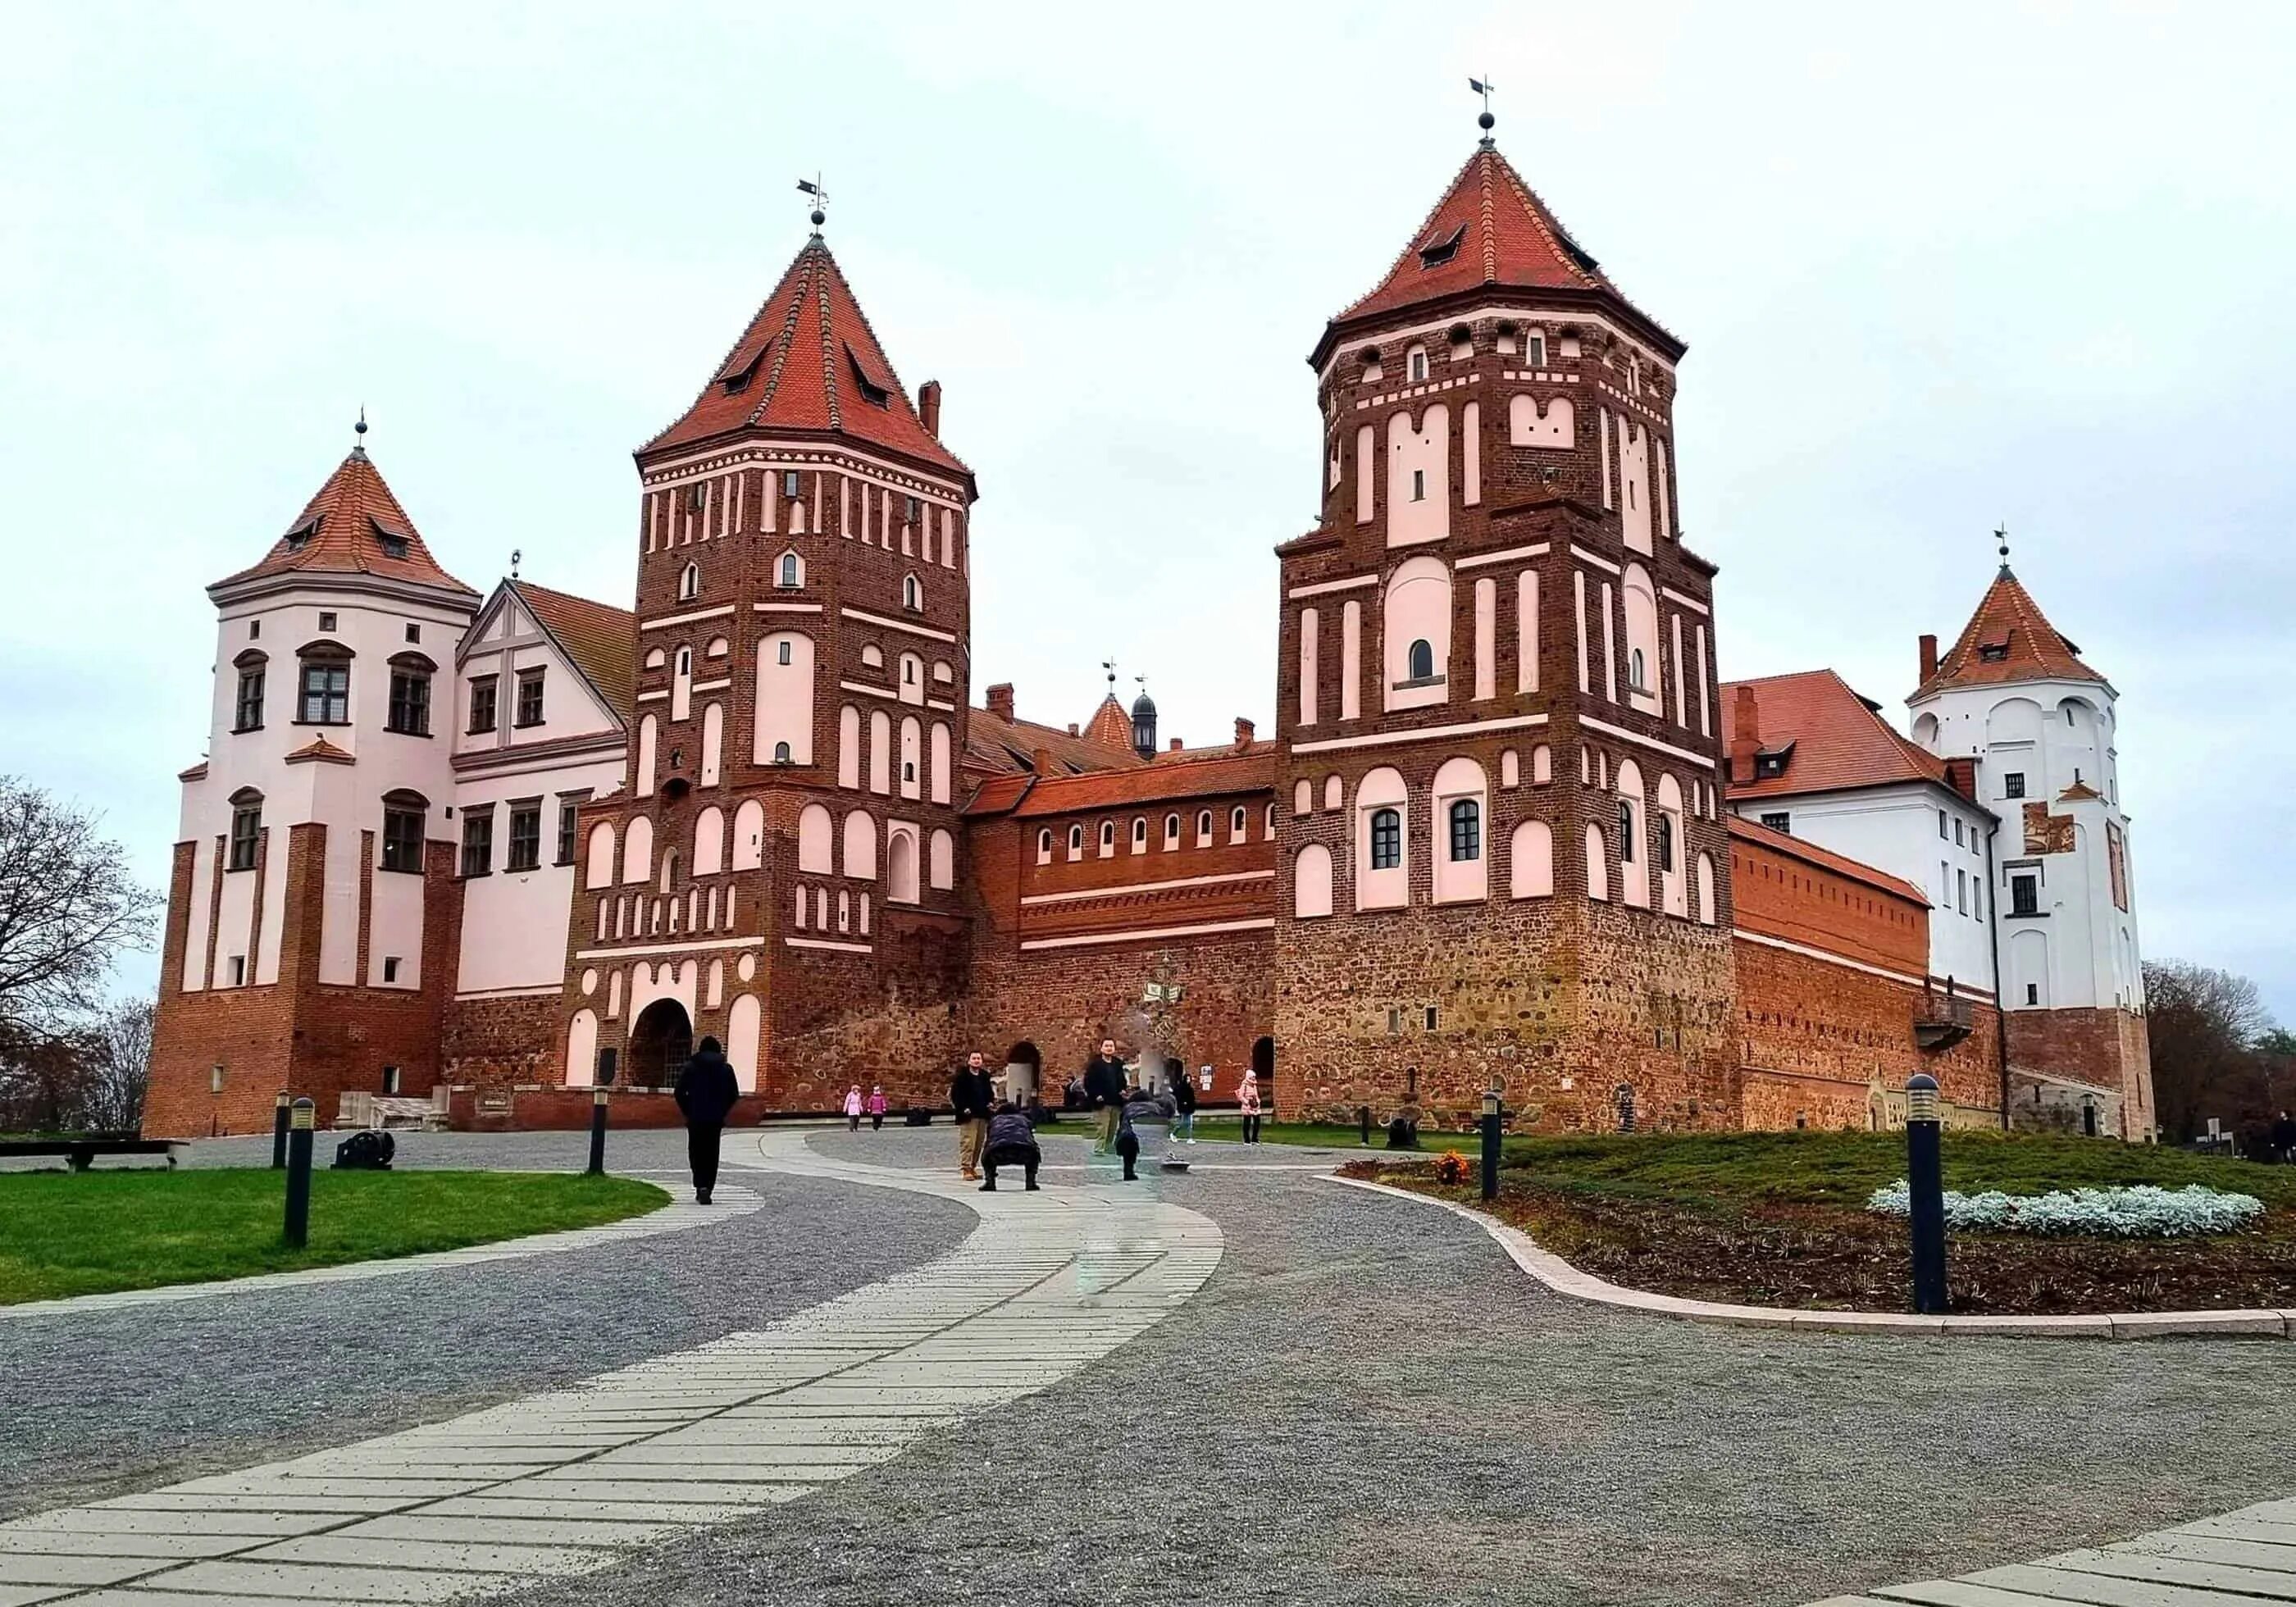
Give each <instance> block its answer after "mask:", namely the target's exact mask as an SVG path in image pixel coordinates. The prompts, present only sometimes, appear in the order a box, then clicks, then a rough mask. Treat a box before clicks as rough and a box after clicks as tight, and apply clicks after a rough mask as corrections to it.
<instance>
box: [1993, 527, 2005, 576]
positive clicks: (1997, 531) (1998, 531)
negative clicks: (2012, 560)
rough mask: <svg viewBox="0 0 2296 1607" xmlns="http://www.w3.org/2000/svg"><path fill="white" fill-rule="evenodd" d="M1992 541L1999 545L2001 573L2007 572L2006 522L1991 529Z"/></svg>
mask: <svg viewBox="0 0 2296 1607" xmlns="http://www.w3.org/2000/svg"><path fill="white" fill-rule="evenodd" d="M1993 539H1994V540H1995V541H1997V542H1998V543H2000V544H2001V572H2002V573H2003V574H2004V575H2006V574H2007V573H2008V572H2009V525H2008V521H2002V522H2001V523H1999V524H1997V525H1995V526H1994V527H1993Z"/></svg>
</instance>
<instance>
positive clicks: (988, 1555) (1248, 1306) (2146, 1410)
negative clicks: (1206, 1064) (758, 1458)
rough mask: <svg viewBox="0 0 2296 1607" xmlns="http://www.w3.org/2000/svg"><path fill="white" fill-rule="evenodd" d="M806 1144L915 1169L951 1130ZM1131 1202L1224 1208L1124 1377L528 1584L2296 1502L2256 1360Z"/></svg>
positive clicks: (1683, 1538)
mask: <svg viewBox="0 0 2296 1607" xmlns="http://www.w3.org/2000/svg"><path fill="white" fill-rule="evenodd" d="M813 1142H814V1143H815V1144H816V1146H818V1147H820V1148H822V1149H823V1150H824V1151H825V1152H829V1153H831V1154H834V1155H840V1156H844V1155H853V1156H866V1158H869V1159H873V1160H890V1159H892V1158H893V1157H894V1156H895V1155H902V1156H906V1157H909V1158H911V1159H914V1160H917V1161H919V1162H927V1163H931V1164H936V1165H938V1164H941V1163H942V1162H943V1160H944V1151H945V1149H946V1145H947V1136H946V1135H943V1134H934V1135H910V1134H902V1135H898V1136H896V1135H892V1134H890V1133H888V1134H886V1135H881V1136H875V1137H874V1138H873V1137H872V1136H868V1135H864V1136H862V1137H861V1138H859V1139H852V1138H848V1137H846V1136H843V1135H835V1136H823V1137H818V1138H816V1139H815V1140H814V1141H813ZM1198 1154H1199V1156H1200V1158H1201V1160H1202V1161H1204V1162H1206V1163H1208V1167H1209V1165H1210V1164H1217V1165H1221V1166H1222V1167H1223V1168H1224V1167H1225V1166H1226V1164H1228V1163H1231V1162H1238V1161H1243V1160H1250V1159H1252V1157H1250V1156H1248V1155H1247V1154H1246V1153H1245V1152H1242V1151H1241V1150H1239V1149H1237V1148H1235V1147H1232V1146H1228V1145H1217V1146H1214V1145H1204V1146H1199V1151H1198ZM1048 1159H1049V1160H1052V1161H1053V1162H1055V1163H1058V1162H1062V1161H1070V1162H1072V1161H1075V1160H1080V1159H1081V1145H1079V1144H1075V1143H1074V1141H1070V1140H1057V1141H1055V1143H1054V1146H1053V1152H1052V1153H1051V1154H1050V1155H1049V1156H1048ZM1258 1159H1259V1160H1264V1161H1266V1162H1269V1163H1275V1164H1284V1163H1291V1164H1297V1163H1298V1162H1299V1161H1300V1160H1302V1159H1304V1157H1303V1156H1302V1155H1301V1152H1299V1151H1295V1150H1284V1149H1281V1148H1275V1147H1270V1148H1268V1149H1267V1150H1265V1151H1263V1152H1260V1155H1259V1157H1258ZM1049 1176H1050V1179H1051V1181H1053V1182H1054V1184H1055V1185H1057V1183H1058V1181H1059V1179H1060V1177H1061V1176H1062V1174H1061V1173H1060V1172H1058V1171H1055V1172H1053V1173H1052V1174H1050V1175H1049ZM1143 1186H1144V1187H1151V1186H1153V1187H1160V1188H1161V1189H1163V1190H1164V1192H1165V1193H1166V1194H1167V1196H1168V1197H1169V1198H1170V1199H1172V1200H1174V1201H1177V1202H1179V1203H1182V1204H1186V1205H1189V1206H1192V1207H1193V1208H1195V1209H1200V1210H1202V1211H1204V1212H1206V1213H1207V1214H1209V1215H1210V1216H1212V1217H1213V1218H1215V1219H1216V1220H1218V1222H1219V1224H1220V1225H1221V1227H1222V1228H1223V1230H1224V1231H1225V1232H1226V1235H1227V1253H1226V1259H1225V1261H1224V1262H1223V1264H1222V1266H1221V1267H1220V1269H1219V1271H1218V1273H1217V1274H1215V1275H1214V1276H1213V1278H1212V1280H1211V1282H1210V1283H1209V1284H1207V1285H1206V1287H1205V1288H1204V1290H1203V1291H1202V1292H1201V1293H1200V1294H1199V1295H1197V1296H1196V1298H1195V1299H1194V1300H1192V1301H1191V1302H1190V1303H1189V1304H1188V1305H1187V1306H1186V1307H1185V1308H1183V1309H1182V1310H1180V1311H1179V1312H1177V1313H1176V1314H1174V1315H1173V1316H1171V1317H1170V1318H1169V1319H1167V1320H1166V1321H1165V1322H1164V1323H1162V1324H1159V1325H1158V1326H1157V1327H1156V1328H1155V1329H1154V1330H1153V1331H1152V1332H1150V1333H1149V1334H1147V1335H1145V1336H1144V1337H1143V1338H1141V1339H1139V1340H1137V1341H1134V1342H1133V1343H1132V1344H1131V1345H1128V1346H1127V1347H1126V1348H1125V1349H1123V1350H1121V1351H1119V1353H1118V1354H1117V1355H1116V1356H1115V1357H1111V1358H1110V1360H1109V1361H1107V1362H1104V1363H1103V1364H1101V1365H1099V1366H1098V1367H1097V1368H1095V1369H1093V1370H1091V1371H1088V1372H1087V1373H1084V1374H1082V1375H1079V1376H1078V1377H1077V1378H1075V1379H1072V1380H1070V1381H1069V1382H1066V1383H1064V1384H1062V1385H1060V1386H1058V1387H1056V1388H1054V1389H1053V1390H1048V1391H1046V1393H1044V1394H1042V1395H1039V1396H1037V1397H1034V1398H1029V1399H1027V1400H1023V1401H1021V1402H1019V1403H1017V1404H1015V1405H1013V1406H1010V1407H1006V1408H1004V1409H1002V1410H1000V1411H999V1412H998V1413H997V1414H996V1415H995V1417H994V1419H993V1421H992V1422H991V1423H988V1424H987V1425H984V1426H980V1427H975V1428H973V1429H970V1430H964V1431H959V1432H958V1433H956V1434H953V1435H950V1436H947V1437H945V1438H940V1439H928V1440H927V1441H925V1442H924V1443H923V1444H922V1445H920V1446H918V1447H914V1448H913V1449H912V1450H910V1451H909V1452H907V1453H906V1455H902V1456H901V1457H899V1458H898V1459H897V1460H895V1461H892V1462H890V1463H887V1464H884V1465H882V1466H881V1467H878V1468H874V1469H872V1470H870V1471H868V1472H865V1473H861V1474H858V1475H856V1476H855V1477H853V1478H850V1479H848V1480H845V1481H843V1482H842V1483H840V1484H839V1485H837V1486H835V1487H834V1488H830V1489H827V1490H824V1491H823V1492H821V1493H820V1494H819V1495H817V1496H812V1497H809V1498H808V1499H807V1500H805V1501H802V1502H799V1503H796V1504H794V1505H791V1506H789V1507H786V1508H782V1509H777V1510H776V1511H775V1512H774V1513H771V1514H769V1515H767V1516H766V1517H764V1518H762V1519H759V1520H756V1521H750V1522H746V1523H744V1524H742V1525H740V1526H737V1527H734V1528H729V1529H719V1530H715V1531H711V1532H709V1533H708V1534H705V1535H700V1536H696V1537H693V1538H692V1539H691V1540H688V1541H686V1542H684V1543H682V1544H681V1545H680V1546H678V1547H677V1548H676V1549H674V1550H671V1551H666V1552H660V1553H655V1554H651V1555H649V1556H646V1557H644V1558H641V1559H639V1560H637V1561H635V1562H631V1563H628V1564H626V1565H623V1566H621V1567H618V1568H615V1569H613V1570H609V1571H607V1572H604V1573H602V1574H599V1575H596V1576H593V1577H591V1578H583V1579H577V1580H570V1581H563V1582H560V1583H556V1584H553V1585H548V1586H541V1587H534V1588H532V1589H530V1590H529V1591H527V1592H524V1593H522V1594H521V1595H518V1596H517V1597H515V1598H514V1599H515V1600H516V1601H517V1602H518V1603H521V1607H542V1604H544V1603H550V1604H553V1607H572V1604H575V1603H580V1604H583V1607H627V1603H655V1602H676V1603H681V1604H683V1603H698V1604H699V1603H729V1604H730V1603H737V1602H738V1603H800V1602H823V1601H835V1602H837V1603H840V1607H895V1604H901V1607H906V1604H907V1603H917V1602H926V1601H931V1602H947V1601H968V1600H978V1601H1000V1602H1001V1601H1027V1602H1041V1603H1079V1604H1081V1603H1092V1604H1094V1607H1106V1604H1109V1603H1171V1602H1218V1603H1230V1602H1234V1603H1242V1602H1263V1601H1265V1602H1277V1601H1281V1602H1287V1603H1289V1602H1298V1603H1326V1602H1328V1603H1340V1602H1349V1603H1356V1602H1364V1601H1382V1602H1384V1601H1397V1602H1404V1601H1436V1600H1440V1601H1459V1602H1521V1603H1653V1604H1656V1603H1667V1604H1669V1607H1674V1604H1679V1603H1731V1604H1733V1607H1759V1604H1764V1603H1775V1604H1777V1607H1790V1604H1792V1603H1803V1602H1808V1601H1810V1600H1812V1599H1814V1598H1816V1597H1821V1596H1825V1595H1829V1594H1832V1593H1833V1592H1835V1591H1838V1590H1846V1589H1849V1588H1851V1587H1856V1586H1858V1585H1871V1584H1876V1583H1880V1582H1882V1581H1885V1580H1890V1579H1903V1578H1926V1577H1931V1576H1934V1575H1938V1574H1942V1573H1949V1572H1956V1571H1960V1570H1966V1569H1970V1568H1974V1567H1980V1566H1984V1565H1986V1564H1988V1563H1991V1562H2006V1561H2012V1560H2017V1559H2021V1558H2023V1557H2027V1556H2030V1555H2032V1554H2035V1553H2037V1552H2038V1551H2043V1550H2049V1549H2054V1548H2060V1547H2065V1546H2074V1545H2078V1544H2083V1543H2088V1542H2094V1541H2100V1540H2104V1539H2109V1538H2112V1537H2119V1536H2121V1535H2124V1534H2128V1533H2133V1532H2136V1531H2137V1530H2141V1529H2153V1528H2156V1527H2159V1526H2160V1525H2161V1524H2163V1523H2166V1522H2169V1521H2178V1520H2181V1519H2184V1518H2189V1517H2195V1516H2199V1515H2202V1514H2203V1513H2215V1512H2220V1511H2224V1510H2226V1509H2228V1508H2231V1507H2234V1506H2237V1505H2242V1504H2243V1503H2245V1502H2250V1501H2255V1500H2261V1499H2265V1498H2267V1497H2270V1496H2281V1495H2286V1494H2288V1493H2290V1487H2291V1486H2292V1485H2296V1474H2292V1472H2291V1471H2290V1467H2289V1464H2288V1459H2287V1454H2286V1443H2287V1441H2286V1423H2287V1407H2288V1403H2289V1400H2290V1398H2291V1397H2290V1390H2289V1385H2288V1383H2287V1382H2286V1379H2287V1373H2286V1365H2285V1361H2284V1357H2285V1354H2286V1353H2285V1351H2284V1348H2283V1347H2281V1346H2278V1345H2273V1344H2268V1343H2243V1342H2236V1341H2189V1342H2181V1343H2161V1344H2144V1345H2136V1344H2128V1345H2117V1344H2112V1343H2109V1342H2097V1341H2087V1342H2066V1341H2032V1340H2019V1341H1966V1340H1956V1341H1951V1342H1950V1343H1949V1344H1948V1343H1944V1342H1932V1341H1912V1342H1907V1341H1882V1340H1870V1339H1859V1338H1849V1337H1831V1336H1828V1337H1820V1336H1810V1335H1794V1336H1779V1335H1773V1334H1764V1333H1760V1332H1743V1333H1742V1332H1734V1331H1730V1330H1726V1329H1717V1328H1710V1327H1706V1326H1702V1325H1697V1324H1686V1323H1679V1322H1673V1321H1667V1320H1662V1319H1656V1318H1646V1317H1640V1316H1628V1315H1626V1314H1621V1313H1616V1312H1611V1311H1604V1310H1599V1309H1595V1308H1588V1307H1587V1306H1584V1305H1580V1304H1578V1303H1575V1302H1566V1301H1564V1300H1560V1299H1559V1298H1557V1297H1554V1296H1552V1295H1549V1294H1546V1292H1545V1291H1542V1290H1539V1289H1538V1288H1537V1287H1536V1286H1535V1285H1533V1284H1531V1283H1529V1281H1528V1280H1527V1279H1525V1278H1524V1277H1523V1276H1522V1275H1521V1274H1520V1273H1518V1272H1517V1271H1516V1270H1515V1269H1514V1267H1513V1265H1512V1264H1511V1263H1509V1262H1508V1261H1507V1260H1506V1259H1505V1257H1504V1256H1503V1255H1502V1254H1501V1253H1500V1251H1499V1250H1498V1249H1497V1246H1495V1245H1493V1244H1492V1243H1491V1242H1489V1240H1488V1238H1487V1237H1486V1236H1485V1235H1484V1234H1482V1232H1481V1231H1480V1229H1479V1228H1477V1227H1475V1226H1472V1225H1471V1224H1468V1223H1465V1222H1461V1221H1458V1220H1456V1219H1455V1218H1448V1217H1438V1216H1437V1215H1436V1214H1435V1213H1432V1212H1428V1211H1424V1210H1418V1209H1411V1208H1409V1207H1406V1206H1402V1205H1400V1204H1398V1203H1396V1202H1390V1201H1382V1200H1379V1199H1378V1198H1376V1197H1367V1196H1364V1195H1361V1194H1359V1193H1355V1192H1353V1191H1349V1190H1342V1189H1339V1188H1336V1187H1333V1185H1329V1184H1324V1183H1318V1182H1315V1181H1313V1180H1311V1179H1310V1178H1309V1177H1308V1176H1306V1175H1305V1174H1302V1173H1300V1172H1294V1171H1274V1170H1267V1171H1262V1172H1259V1173H1257V1174H1255V1173H1253V1172H1250V1171H1235V1170H1228V1169H1219V1170H1213V1169H1208V1168H1207V1169H1199V1170H1198V1171H1196V1172H1194V1173H1193V1174H1191V1175H1190V1176H1188V1177H1185V1178H1178V1179H1169V1180H1160V1181H1158V1182H1156V1183H1153V1184H1144V1185H1143Z"/></svg>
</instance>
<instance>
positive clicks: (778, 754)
mask: <svg viewBox="0 0 2296 1607" xmlns="http://www.w3.org/2000/svg"><path fill="white" fill-rule="evenodd" d="M789 762H790V745H789V744H788V743H787V742H775V744H774V763H775V764H777V765H786V764H788V763H789Z"/></svg>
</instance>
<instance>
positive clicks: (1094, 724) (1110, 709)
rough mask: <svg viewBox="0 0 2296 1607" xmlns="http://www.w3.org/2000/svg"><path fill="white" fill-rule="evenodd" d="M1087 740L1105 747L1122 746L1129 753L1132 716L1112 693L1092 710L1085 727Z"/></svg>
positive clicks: (1131, 749)
mask: <svg viewBox="0 0 2296 1607" xmlns="http://www.w3.org/2000/svg"><path fill="white" fill-rule="evenodd" d="M1084 734H1085V740H1086V741H1087V742H1098V743H1099V744H1100V745H1101V746H1102V747H1103V748H1121V749H1123V750H1124V751H1126V752H1127V753H1131V752H1132V751H1133V748H1132V717H1131V716H1130V715H1128V714H1127V713H1125V712H1124V705H1123V704H1121V703H1119V702H1118V701H1116V694H1115V693H1112V692H1111V693H1109V694H1108V695H1107V696H1106V697H1104V698H1103V699H1101V700H1100V707H1099V708H1097V709H1094V710H1093V711H1092V718H1091V719H1090V720H1088V721H1087V722H1086V725H1085V728H1084Z"/></svg>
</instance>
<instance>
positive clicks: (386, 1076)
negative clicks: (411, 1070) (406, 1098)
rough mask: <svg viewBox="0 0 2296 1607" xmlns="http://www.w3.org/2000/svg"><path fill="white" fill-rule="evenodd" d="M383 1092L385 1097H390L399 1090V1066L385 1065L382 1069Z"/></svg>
mask: <svg viewBox="0 0 2296 1607" xmlns="http://www.w3.org/2000/svg"><path fill="white" fill-rule="evenodd" d="M382 1092H383V1096H384V1097H385V1098H389V1097H390V1096H392V1095H396V1094H397V1093H398V1067H396V1066H385V1067H384V1068H383V1069H382Z"/></svg>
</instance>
